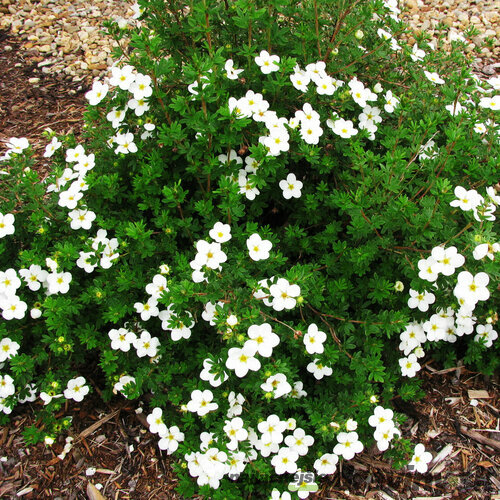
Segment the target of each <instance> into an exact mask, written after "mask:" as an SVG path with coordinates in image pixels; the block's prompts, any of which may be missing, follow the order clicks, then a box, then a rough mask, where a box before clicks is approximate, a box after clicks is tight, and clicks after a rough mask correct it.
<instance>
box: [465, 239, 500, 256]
mask: <svg viewBox="0 0 500 500" xmlns="http://www.w3.org/2000/svg"><path fill="white" fill-rule="evenodd" d="M497 252H500V243H493V245H491V244H490V243H481V244H480V245H478V246H477V247H476V248H474V251H473V252H472V255H473V256H474V258H475V259H476V260H481V259H484V258H485V257H488V258H489V259H490V260H494V259H495V253H497Z"/></svg>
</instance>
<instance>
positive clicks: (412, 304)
mask: <svg viewBox="0 0 500 500" xmlns="http://www.w3.org/2000/svg"><path fill="white" fill-rule="evenodd" d="M435 300H436V297H435V295H434V294H432V293H430V292H427V291H425V290H424V291H423V292H422V293H420V292H417V291H415V290H412V289H411V288H410V298H409V299H408V307H409V308H410V309H415V308H416V307H418V309H419V310H420V311H422V312H425V311H427V310H428V309H429V305H430V304H434V302H435Z"/></svg>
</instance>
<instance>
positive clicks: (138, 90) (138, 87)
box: [128, 73, 153, 101]
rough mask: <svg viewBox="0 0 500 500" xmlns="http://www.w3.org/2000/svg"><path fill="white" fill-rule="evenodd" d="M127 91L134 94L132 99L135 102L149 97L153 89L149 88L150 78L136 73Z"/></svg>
mask: <svg viewBox="0 0 500 500" xmlns="http://www.w3.org/2000/svg"><path fill="white" fill-rule="evenodd" d="M128 90H129V92H131V93H132V94H134V99H135V100H137V101H139V100H141V99H144V98H145V97H150V96H151V94H152V93H153V89H152V88H151V77H150V76H149V75H142V74H140V73H138V74H137V75H136V76H135V80H134V81H133V82H132V83H131V84H130V87H129V89H128Z"/></svg>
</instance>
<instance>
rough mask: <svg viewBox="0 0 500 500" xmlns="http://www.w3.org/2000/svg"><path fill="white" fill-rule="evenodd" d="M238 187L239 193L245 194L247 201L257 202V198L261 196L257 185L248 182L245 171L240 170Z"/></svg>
mask: <svg viewBox="0 0 500 500" xmlns="http://www.w3.org/2000/svg"><path fill="white" fill-rule="evenodd" d="M238 185H239V187H240V189H239V193H240V194H244V195H245V196H246V198H247V200H255V197H256V196H257V195H259V194H260V191H259V189H258V188H257V187H256V186H255V184H254V183H252V182H250V181H249V180H248V177H247V173H246V171H245V170H240V171H239V172H238Z"/></svg>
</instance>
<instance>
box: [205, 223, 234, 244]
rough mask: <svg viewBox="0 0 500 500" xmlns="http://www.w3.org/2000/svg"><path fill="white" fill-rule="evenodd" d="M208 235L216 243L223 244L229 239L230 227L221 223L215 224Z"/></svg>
mask: <svg viewBox="0 0 500 500" xmlns="http://www.w3.org/2000/svg"><path fill="white" fill-rule="evenodd" d="M208 234H209V236H210V238H212V239H213V240H215V241H216V242H217V243H225V242H226V241H229V240H230V239H231V226H230V225H229V224H223V223H222V222H216V223H215V224H214V227H213V228H212V229H211V230H210V232H209V233H208Z"/></svg>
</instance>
